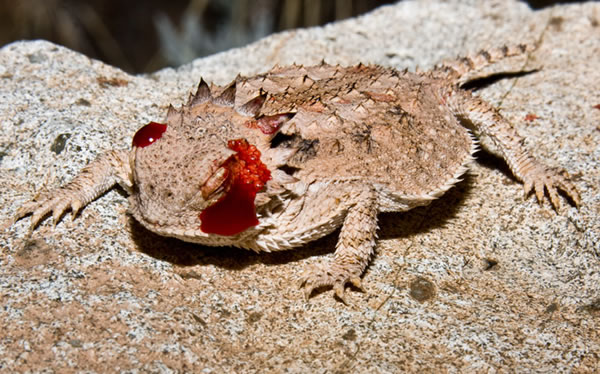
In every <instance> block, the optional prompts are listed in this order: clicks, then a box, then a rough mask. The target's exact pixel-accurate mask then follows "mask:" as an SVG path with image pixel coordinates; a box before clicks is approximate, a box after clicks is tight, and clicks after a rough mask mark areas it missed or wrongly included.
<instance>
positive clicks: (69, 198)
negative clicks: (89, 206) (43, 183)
mask: <svg viewBox="0 0 600 374" xmlns="http://www.w3.org/2000/svg"><path fill="white" fill-rule="evenodd" d="M63 192H64V191H53V192H50V193H48V194H46V195H45V196H44V197H42V198H41V199H39V200H37V199H36V200H32V201H30V202H27V203H25V204H23V206H21V207H20V208H19V209H18V210H17V212H16V214H15V216H14V218H13V221H14V222H16V221H18V220H20V219H21V218H23V217H25V216H27V215H29V214H31V229H33V228H35V227H36V226H37V225H38V224H39V223H40V221H41V220H42V219H43V218H44V217H46V216H47V215H48V213H52V220H53V223H54V225H55V226H56V224H57V223H58V222H59V221H60V219H61V217H62V216H63V214H64V213H65V211H66V210H67V208H68V207H70V208H71V211H72V216H73V217H75V215H76V214H77V211H78V210H79V209H80V207H81V206H82V203H81V201H79V199H78V198H76V197H75V196H73V195H72V194H69V193H67V194H64V193H63Z"/></svg>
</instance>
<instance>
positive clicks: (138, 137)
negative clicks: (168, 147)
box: [132, 122, 167, 148]
mask: <svg viewBox="0 0 600 374" xmlns="http://www.w3.org/2000/svg"><path fill="white" fill-rule="evenodd" d="M165 131H167V125H165V124H163V123H157V122H150V123H149V124H147V125H146V126H144V127H142V128H141V129H139V130H138V131H137V132H136V133H135V135H134V136H133V142H132V143H133V145H134V146H136V147H140V148H142V147H147V146H149V145H150V144H152V143H154V142H155V141H157V140H158V139H160V137H161V136H162V134H163V133H164V132H165Z"/></svg>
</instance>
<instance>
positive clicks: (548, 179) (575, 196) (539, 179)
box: [523, 164, 581, 211]
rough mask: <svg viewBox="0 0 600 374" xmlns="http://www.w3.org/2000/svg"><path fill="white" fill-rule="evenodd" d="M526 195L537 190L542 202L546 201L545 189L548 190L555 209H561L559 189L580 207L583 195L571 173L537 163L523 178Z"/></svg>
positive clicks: (536, 194) (539, 200) (537, 196)
mask: <svg viewBox="0 0 600 374" xmlns="http://www.w3.org/2000/svg"><path fill="white" fill-rule="evenodd" d="M523 182H524V186H523V188H524V191H525V196H528V195H529V194H530V193H531V192H532V191H534V192H535V196H536V198H537V201H538V203H540V204H542V203H543V201H544V190H545V191H547V192H548V197H549V198H550V203H551V204H552V207H553V208H554V210H556V211H559V210H560V199H559V197H558V191H557V190H561V191H563V192H564V193H565V194H566V195H567V196H568V197H569V198H571V200H572V201H573V202H574V203H575V206H576V207H577V208H579V205H580V203H581V197H580V196H579V192H577V188H575V185H574V184H573V182H571V177H570V176H569V174H568V173H567V172H566V171H565V170H563V169H560V168H548V167H545V166H544V165H539V164H538V165H536V167H534V168H532V169H530V170H529V172H528V173H527V175H526V176H525V177H524V178H523Z"/></svg>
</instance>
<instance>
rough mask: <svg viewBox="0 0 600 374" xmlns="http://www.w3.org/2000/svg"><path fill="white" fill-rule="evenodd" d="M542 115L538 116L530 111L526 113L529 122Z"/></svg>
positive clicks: (526, 119)
mask: <svg viewBox="0 0 600 374" xmlns="http://www.w3.org/2000/svg"><path fill="white" fill-rule="evenodd" d="M539 118H540V117H538V116H537V115H535V114H533V113H528V114H526V115H525V121H527V122H532V121H535V120H536V119H539Z"/></svg>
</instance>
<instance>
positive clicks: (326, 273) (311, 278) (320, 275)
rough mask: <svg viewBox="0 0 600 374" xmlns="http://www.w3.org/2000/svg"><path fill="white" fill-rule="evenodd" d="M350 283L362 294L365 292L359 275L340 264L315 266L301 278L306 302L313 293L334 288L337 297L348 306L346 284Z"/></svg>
mask: <svg viewBox="0 0 600 374" xmlns="http://www.w3.org/2000/svg"><path fill="white" fill-rule="evenodd" d="M347 283H350V284H352V285H353V286H355V287H356V288H358V289H359V290H361V291H362V292H365V289H364V287H363V286H362V282H361V279H360V277H359V276H358V275H354V274H352V272H350V271H348V270H346V269H344V268H342V267H341V266H339V265H338V264H336V263H335V262H334V263H331V264H321V265H315V266H313V267H311V268H309V269H307V270H306V271H304V273H303V274H302V276H301V281H300V287H301V288H303V290H304V297H305V298H306V300H308V299H309V298H310V295H311V294H312V292H313V291H314V290H315V289H317V288H320V287H333V291H334V293H335V296H337V297H338V298H339V299H340V300H341V301H342V302H343V303H344V304H346V305H348V302H347V299H346V294H345V288H346V284H347Z"/></svg>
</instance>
